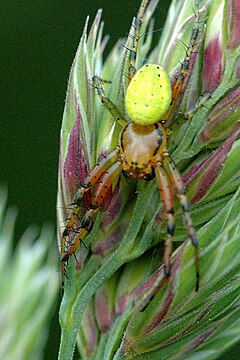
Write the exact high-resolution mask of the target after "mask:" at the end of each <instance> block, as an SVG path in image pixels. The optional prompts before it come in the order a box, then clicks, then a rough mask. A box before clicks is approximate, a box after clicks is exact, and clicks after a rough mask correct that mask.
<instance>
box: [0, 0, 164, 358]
mask: <svg viewBox="0 0 240 360" xmlns="http://www.w3.org/2000/svg"><path fill="white" fill-rule="evenodd" d="M162 3H163V2H162ZM165 3H166V4H163V5H161V8H160V7H159V6H158V14H160V13H161V16H162V18H163V19H164V18H165V17H166V13H167V9H166V8H167V7H168V2H165ZM139 4H140V0H139V1H136V0H132V1H128V2H121V1H107V0H105V1H104V0H103V1H94V0H88V1H83V0H79V1H73V0H68V1H62V0H55V1H39V0H25V1H23V0H20V1H14V2H13V1H7V0H2V1H1V3H0V28H1V31H0V44H1V57H0V68H1V75H0V76H1V95H0V99H1V100H0V101H1V105H0V119H1V141H0V154H1V156H0V169H1V171H0V187H2V186H6V187H7V188H8V205H14V206H16V207H17V209H18V217H17V222H16V229H15V243H17V241H18V240H19V239H20V237H21V235H22V234H23V232H24V231H25V230H26V228H27V227H28V226H29V225H32V224H35V225H37V226H39V228H41V226H42V225H43V224H44V223H46V222H48V223H51V224H53V225H54V226H55V217H56V215H55V213H56V192H57V170H58V150H59V132H60V128H61V120H62V114H63V109H64V101H65V94H66V89H67V81H68V75H69V71H70V67H71V64H72V61H73V58H74V55H75V51H76V49H77V46H78V42H79V40H80V37H81V34H82V31H83V26H84V22H85V18H86V16H87V15H90V24H91V23H92V21H93V19H94V16H95V15H96V12H97V10H98V9H99V8H103V17H102V19H103V20H104V22H105V27H104V33H105V34H110V36H111V37H110V40H109V43H108V46H107V48H106V52H105V56H106V55H107V53H108V52H109V50H110V49H111V47H112V46H113V45H114V43H115V42H116V41H117V39H118V38H120V37H125V36H126V35H127V32H128V30H129V28H130V25H131V21H132V17H133V16H134V15H136V14H137V10H138V6H139ZM158 24H159V19H158ZM156 36H159V33H157V34H156ZM53 246H54V247H55V252H56V271H58V252H57V242H55V243H53ZM59 300H60V294H59ZM58 306H59V304H57V305H56V314H55V316H54V318H53V320H52V324H51V329H50V340H49V341H48V344H47V346H46V351H45V357H44V358H45V359H57V352H58V345H59V340H60V329H59V325H58V316H57V309H58Z"/></svg>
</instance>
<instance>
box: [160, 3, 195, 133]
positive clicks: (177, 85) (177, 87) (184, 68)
mask: <svg viewBox="0 0 240 360" xmlns="http://www.w3.org/2000/svg"><path fill="white" fill-rule="evenodd" d="M195 9H196V10H195V16H196V21H195V25H194V28H193V30H192V34H191V38H190V40H189V44H188V47H187V51H186V56H185V58H184V60H183V62H182V64H181V68H180V71H179V74H178V76H177V78H176V80H175V82H174V83H173V85H172V102H171V104H170V108H169V111H168V113H167V114H166V115H165V116H164V118H163V119H162V120H161V123H164V122H165V127H166V128H168V127H169V125H170V123H171V121H172V117H173V115H174V110H175V107H176V103H177V99H178V96H179V94H180V92H181V90H182V87H183V82H184V79H185V77H186V75H187V72H188V70H189V64H190V61H191V58H192V55H193V52H194V49H195V47H196V42H197V37H198V33H199V3H198V1H197V0H196V1H195Z"/></svg>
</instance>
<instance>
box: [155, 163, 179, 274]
mask: <svg viewBox="0 0 240 360" xmlns="http://www.w3.org/2000/svg"><path fill="white" fill-rule="evenodd" d="M155 173H156V177H157V180H158V186H159V191H160V194H161V199H162V202H163V207H164V210H165V213H166V217H167V238H166V241H165V244H164V255H163V258H164V271H165V274H166V276H169V275H170V270H171V263H170V261H171V255H172V240H173V235H174V228H175V217H174V195H173V190H172V184H171V181H170V179H169V177H168V175H167V174H166V172H165V170H164V169H163V167H162V166H161V165H159V166H158V167H157V168H156V169H155Z"/></svg>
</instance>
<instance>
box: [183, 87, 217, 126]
mask: <svg viewBox="0 0 240 360" xmlns="http://www.w3.org/2000/svg"><path fill="white" fill-rule="evenodd" d="M210 98H211V93H210V92H208V91H206V92H205V93H203V94H202V95H201V96H200V97H199V99H198V100H197V102H196V104H195V106H194V107H193V108H192V109H190V110H189V111H188V112H187V113H185V114H184V117H185V118H186V119H187V120H191V119H192V117H193V116H194V114H195V113H196V112H197V111H198V109H199V108H200V107H204V105H205V104H206V102H207V101H208V99H210Z"/></svg>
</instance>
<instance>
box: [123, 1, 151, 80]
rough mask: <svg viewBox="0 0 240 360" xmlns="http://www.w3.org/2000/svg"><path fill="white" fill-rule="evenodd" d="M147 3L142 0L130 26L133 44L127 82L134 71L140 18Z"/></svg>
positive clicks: (140, 23) (140, 24)
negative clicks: (132, 30)
mask: <svg viewBox="0 0 240 360" xmlns="http://www.w3.org/2000/svg"><path fill="white" fill-rule="evenodd" d="M148 3H149V0H142V3H141V6H140V8H139V11H138V14H137V17H136V18H134V19H133V22H132V28H133V29H134V34H133V44H132V49H131V51H130V55H129V64H128V79H129V82H130V81H131V80H132V78H133V77H134V75H135V73H136V66H135V64H136V58H137V50H138V42H139V38H140V31H141V26H142V19H143V16H144V14H145V11H146V7H147V5H148Z"/></svg>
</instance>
